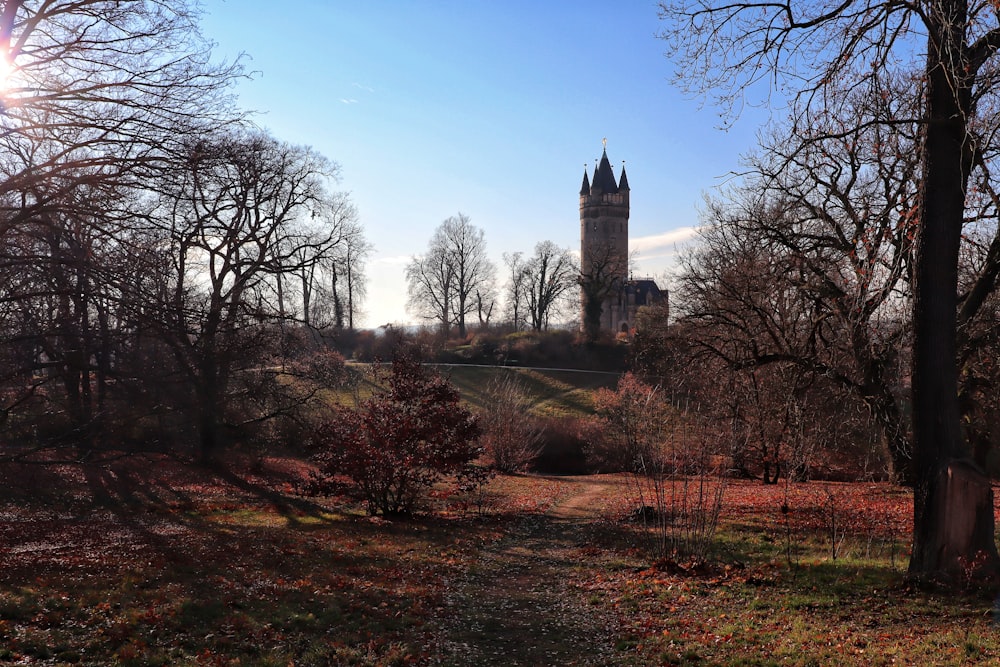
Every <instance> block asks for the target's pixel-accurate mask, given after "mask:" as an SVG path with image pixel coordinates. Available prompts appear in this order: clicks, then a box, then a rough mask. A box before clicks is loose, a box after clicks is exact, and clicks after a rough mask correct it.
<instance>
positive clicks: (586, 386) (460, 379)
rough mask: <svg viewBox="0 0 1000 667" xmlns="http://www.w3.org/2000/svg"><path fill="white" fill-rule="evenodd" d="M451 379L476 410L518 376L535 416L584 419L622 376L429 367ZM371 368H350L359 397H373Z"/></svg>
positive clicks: (346, 400) (347, 395)
mask: <svg viewBox="0 0 1000 667" xmlns="http://www.w3.org/2000/svg"><path fill="white" fill-rule="evenodd" d="M428 365H429V366H431V367H433V368H434V369H435V370H437V371H438V372H439V373H441V375H443V376H444V377H446V378H448V379H449V380H450V381H451V383H452V384H454V385H455V386H456V387H457V388H458V390H459V391H460V392H461V394H462V398H463V399H464V400H465V401H466V402H468V403H469V405H471V406H472V407H473V408H476V409H479V408H482V407H483V405H484V403H485V401H486V400H487V398H486V393H487V387H489V385H490V382H491V381H493V380H494V378H497V377H502V376H504V375H511V374H513V375H515V376H516V377H517V379H518V381H519V382H520V383H521V386H522V387H523V388H524V391H525V392H526V393H527V394H528V396H529V397H530V400H531V403H532V405H533V412H534V414H536V415H539V416H560V417H561V416H566V417H580V416H584V415H590V414H593V412H594V403H593V392H594V391H595V390H596V389H600V388H602V387H606V388H610V389H613V388H614V387H615V386H616V385H617V384H618V378H619V374H618V373H610V372H604V371H578V370H571V369H534V368H518V367H511V366H472V365H464V364H428ZM368 367H369V366H368V364H359V363H352V364H349V368H350V369H351V370H352V371H353V372H354V373H355V374H356V375H357V382H356V387H357V389H356V391H357V395H359V396H361V397H364V396H368V395H370V394H371V392H372V389H373V385H372V381H371V376H370V375H369V374H368V373H367V372H366V370H367V369H368ZM353 397H354V391H348V390H344V391H340V392H337V394H336V398H335V399H334V400H336V401H337V402H339V403H341V404H350V403H351V402H352V400H353Z"/></svg>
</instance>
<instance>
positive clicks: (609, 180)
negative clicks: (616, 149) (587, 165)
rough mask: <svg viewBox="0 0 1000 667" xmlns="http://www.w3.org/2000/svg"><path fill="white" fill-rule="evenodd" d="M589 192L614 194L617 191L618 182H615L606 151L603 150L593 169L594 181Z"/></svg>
mask: <svg viewBox="0 0 1000 667" xmlns="http://www.w3.org/2000/svg"><path fill="white" fill-rule="evenodd" d="M590 191H591V193H593V194H599V193H605V194H614V193H616V192H618V184H617V183H615V173H614V171H612V170H611V162H610V161H609V160H608V151H607V150H605V151H604V154H603V155H602V156H601V162H600V164H598V165H597V170H596V171H594V183H593V185H592V186H591V188H590Z"/></svg>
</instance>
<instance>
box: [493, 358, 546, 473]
mask: <svg viewBox="0 0 1000 667" xmlns="http://www.w3.org/2000/svg"><path fill="white" fill-rule="evenodd" d="M484 398H485V402H486V407H485V409H484V410H483V412H482V413H481V415H480V425H481V426H482V429H483V436H482V440H481V442H482V443H483V446H484V447H485V449H486V453H487V455H488V456H489V457H490V459H491V462H492V464H493V467H494V468H495V469H497V470H499V471H502V472H506V473H514V472H522V471H524V470H525V469H527V468H528V466H529V465H530V464H531V463H532V461H534V460H535V458H536V457H537V456H538V454H539V453H540V452H541V441H542V427H541V424H540V423H539V421H538V419H536V418H535V417H533V416H532V415H531V407H532V406H531V399H530V398H529V397H528V394H527V393H526V392H525V391H524V387H523V386H522V384H521V383H520V382H519V381H518V380H517V378H516V377H515V376H514V375H512V374H509V373H507V374H503V375H497V376H494V377H493V378H492V379H491V380H490V382H489V384H488V385H487V387H486V392H485V396H484Z"/></svg>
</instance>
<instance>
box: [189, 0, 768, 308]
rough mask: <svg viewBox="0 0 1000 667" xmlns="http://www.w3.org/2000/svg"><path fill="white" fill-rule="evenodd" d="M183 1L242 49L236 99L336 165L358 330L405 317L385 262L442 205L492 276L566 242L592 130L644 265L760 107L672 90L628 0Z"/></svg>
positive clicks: (397, 265) (667, 252)
mask: <svg viewBox="0 0 1000 667" xmlns="http://www.w3.org/2000/svg"><path fill="white" fill-rule="evenodd" d="M203 4H204V8H205V16H204V20H203V22H202V28H203V30H204V32H205V34H206V36H208V37H209V38H210V39H212V40H214V41H215V42H217V48H216V50H215V54H216V57H217V58H227V59H231V58H233V57H235V56H236V55H238V54H239V53H241V52H245V53H246V54H247V55H248V56H249V59H248V60H247V67H248V70H250V71H253V72H254V75H253V78H252V80H249V81H245V82H243V83H241V84H240V86H239V88H238V90H237V92H238V94H239V97H240V104H241V106H242V107H244V108H248V109H253V110H256V111H259V112H260V113H261V115H260V116H259V117H258V118H257V122H258V123H259V124H260V125H262V126H264V127H266V128H268V129H269V130H270V131H271V132H272V133H273V134H274V135H275V136H276V137H277V138H279V139H282V140H285V141H288V142H291V143H295V144H306V145H310V146H312V147H314V148H315V149H316V150H318V151H319V152H321V153H323V154H324V155H326V156H327V157H329V158H330V159H332V160H334V161H336V162H337V163H339V164H340V166H341V170H342V181H341V183H340V189H342V190H345V191H347V192H349V193H350V194H351V198H352V200H353V201H354V203H355V205H356V206H357V208H358V210H359V213H360V220H361V223H362V224H363V225H364V228H365V233H366V236H367V238H368V240H369V241H370V242H371V243H372V244H374V246H375V250H374V253H373V255H372V256H371V258H370V260H369V263H368V267H367V274H368V290H369V293H368V298H367V300H366V303H365V305H364V310H365V313H366V314H365V317H364V318H363V325H364V326H369V327H374V326H379V325H382V324H385V323H387V322H394V323H402V322H410V321H412V320H413V318H412V316H410V315H409V314H408V313H407V312H406V310H405V302H406V280H405V275H404V268H405V265H406V263H407V262H408V261H409V259H410V258H411V257H412V256H413V255H415V254H420V253H422V252H423V251H424V250H425V249H426V247H427V242H428V240H429V239H430V237H431V234H432V233H433V231H434V229H435V228H436V227H437V226H438V225H439V224H440V223H441V221H443V220H444V219H445V218H448V217H449V216H452V215H455V214H457V213H458V212H462V213H465V214H466V215H468V216H470V217H471V219H472V223H473V224H475V225H476V226H478V227H480V228H481V229H483V230H484V232H485V234H486V242H487V247H488V250H489V253H490V256H491V258H492V259H493V261H494V262H495V263H496V264H497V266H498V268H499V269H501V271H502V267H503V264H502V261H501V255H502V253H504V252H516V251H522V252H524V253H525V254H526V255H530V254H531V253H532V251H533V249H534V246H535V244H536V243H537V242H539V241H544V240H551V241H554V242H556V243H558V244H559V245H561V246H564V247H569V248H572V249H576V250H578V249H579V191H580V183H581V181H582V178H583V170H584V165H585V164H586V165H588V171H589V173H590V175H591V176H593V168H594V163H595V160H596V159H597V158H599V157H600V155H601V150H602V144H601V140H602V139H603V138H605V137H606V138H607V151H608V157H609V159H610V160H611V163H612V164H613V165H614V166H615V173H616V175H618V174H619V170H620V167H621V164H622V161H623V160H624V161H625V166H626V169H627V171H628V179H629V185H630V187H631V204H632V208H631V217H630V222H629V232H630V233H629V236H630V247H631V249H632V250H636V251H638V256H637V266H636V271H635V274H636V275H655V276H660V275H662V274H663V273H664V272H665V271H666V270H668V269H669V267H670V264H671V258H672V256H673V254H674V252H675V250H676V247H677V241H683V240H684V239H686V238H688V237H689V236H690V229H691V227H693V226H694V225H695V224H697V220H698V209H699V207H700V205H701V202H702V199H703V193H705V192H707V191H710V190H712V189H713V188H714V187H717V186H718V185H719V184H721V183H722V182H723V181H724V180H725V177H726V175H727V174H728V173H729V172H731V171H733V170H736V169H738V167H739V156H740V155H741V154H742V153H745V152H747V151H748V150H749V149H751V148H752V146H753V144H754V138H755V134H756V128H757V127H758V125H759V122H760V120H761V118H762V117H763V113H762V112H760V111H754V112H752V113H750V114H744V117H743V118H742V119H741V120H740V121H739V122H738V123H736V125H735V127H733V128H732V129H730V130H728V131H722V130H720V129H718V126H719V125H720V119H719V116H718V112H717V110H714V109H712V108H710V107H703V106H702V104H701V102H700V101H699V100H692V99H689V98H686V97H684V96H683V95H682V94H681V93H680V92H679V91H677V90H676V89H675V88H674V87H673V86H672V85H671V84H670V81H669V79H670V74H671V71H672V69H671V68H672V64H671V62H670V61H669V59H668V58H667V57H666V55H665V50H666V49H667V44H666V43H665V42H663V41H662V40H659V39H657V38H656V33H657V32H658V30H659V29H660V26H659V19H658V18H657V10H656V5H655V3H653V2H647V1H645V0H621V1H618V2H608V1H607V0H603V1H592V0H577V1H575V2H553V1H543V2H539V1H537V0H506V1H504V2H499V1H491V0H421V1H417V0H285V1H284V2H273V0H271V1H266V2H265V1H264V0H204V3H203ZM501 275H502V273H501Z"/></svg>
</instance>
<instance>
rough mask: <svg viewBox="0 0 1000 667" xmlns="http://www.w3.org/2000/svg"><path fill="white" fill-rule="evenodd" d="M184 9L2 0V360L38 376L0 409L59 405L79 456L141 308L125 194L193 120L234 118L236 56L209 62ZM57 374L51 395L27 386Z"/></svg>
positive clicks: (122, 1) (142, 183) (141, 3)
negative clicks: (131, 286)
mask: <svg viewBox="0 0 1000 667" xmlns="http://www.w3.org/2000/svg"><path fill="white" fill-rule="evenodd" d="M192 7H193V5H192V4H190V3H187V2H183V1H182V2H176V3H171V4H170V6H168V5H167V4H166V3H162V2H156V1H152V0H149V1H146V0H127V1H126V0H118V1H111V0H72V1H71V0H51V1H46V2H41V1H39V0H10V1H9V2H6V3H4V4H3V7H2V10H0V108H2V113H0V247H2V248H3V250H2V251H0V252H2V258H0V264H3V267H2V268H0V271H2V272H3V273H4V274H5V275H6V276H10V277H13V276H14V275H16V276H17V278H16V279H15V280H11V281H8V282H7V283H6V285H7V288H8V289H6V290H5V292H4V295H3V306H2V310H3V312H4V315H3V326H4V330H3V332H2V334H0V335H2V338H3V344H4V346H5V347H7V348H8V349H9V350H10V352H11V354H9V355H7V357H8V360H9V361H11V362H12V363H11V364H9V365H8V366H7V370H10V371H11V372H13V373H14V374H15V375H20V376H21V377H23V378H34V379H33V380H32V381H31V382H29V383H28V385H24V384H23V383H21V384H22V386H27V387H28V389H27V391H26V392H25V391H18V392H16V395H15V394H14V393H9V392H8V390H10V389H12V388H13V387H14V386H16V384H14V383H8V382H4V387H3V389H2V390H0V391H2V393H3V395H4V404H3V406H2V407H3V408H4V410H3V412H4V414H9V413H8V409H10V408H16V410H23V409H27V407H28V406H29V404H30V403H31V402H32V401H37V399H39V397H41V396H43V395H44V396H45V397H46V398H45V400H52V401H61V402H62V403H61V405H60V407H59V409H56V410H51V409H49V411H51V412H59V413H62V414H65V415H66V416H67V423H66V424H65V425H63V424H61V423H59V424H58V425H57V426H58V427H62V426H65V429H64V431H63V432H62V433H61V434H60V435H59V440H61V441H66V442H76V443H82V444H84V445H85V446H84V448H83V449H84V451H85V452H86V451H89V449H90V443H91V442H92V440H93V436H94V435H95V434H96V433H97V431H98V430H99V429H100V428H101V424H102V423H103V421H104V420H105V418H106V416H107V414H108V410H109V402H108V397H109V395H110V393H111V392H112V390H113V389H114V388H116V387H120V386H121V385H122V384H124V383H121V382H118V383H112V382H110V379H111V375H112V374H113V373H114V374H117V373H118V369H117V368H116V366H117V365H118V364H119V363H120V362H121V360H122V359H124V358H125V357H126V356H128V355H129V350H128V347H129V345H128V340H129V335H128V332H129V331H135V326H134V325H135V323H134V321H133V320H131V319H130V316H131V314H132V313H134V312H136V310H137V309H138V307H137V306H136V305H135V304H130V303H126V302H125V300H124V299H123V298H122V284H123V283H126V282H128V280H129V274H130V272H131V271H132V270H133V269H134V267H135V265H136V263H135V262H134V261H132V259H133V258H132V256H131V255H130V254H129V252H128V242H129V238H128V237H129V234H130V231H129V230H130V227H131V226H133V224H134V222H135V219H136V217H137V211H141V210H142V208H141V207H138V206H136V205H135V204H136V199H137V197H136V194H135V193H136V192H139V191H142V190H143V189H144V188H146V187H147V184H148V181H149V179H150V178H151V177H153V176H154V175H156V174H158V173H160V172H161V170H162V169H164V168H167V166H168V165H169V164H170V163H171V161H172V157H173V156H175V155H176V154H177V153H178V151H179V149H180V147H181V146H182V145H183V144H184V142H185V141H186V139H187V137H188V136H189V134H188V132H189V130H190V129H191V127H192V124H191V122H190V121H191V120H192V119H194V118H198V119H200V120H201V121H203V122H204V123H206V124H210V125H214V126H222V125H225V124H226V123H229V122H231V121H232V120H233V119H234V118H235V117H236V116H237V115H238V114H237V113H236V111H235V110H234V108H233V106H232V104H231V100H230V99H228V98H227V96H226V91H227V89H228V87H229V84H230V83H231V82H232V81H233V80H234V78H235V77H237V76H239V75H240V73H241V72H240V68H239V66H238V65H231V64H221V65H214V64H212V63H211V61H210V46H211V45H210V43H209V42H207V41H206V40H204V39H203V38H202V37H201V35H200V34H199V32H198V29H197V24H196V20H197V11H196V10H195V9H193V8H192ZM4 379H5V380H6V379H7V378H4ZM116 379H118V380H121V379H122V378H121V376H120V375H119V377H117V378H116ZM51 380H57V381H58V384H59V385H60V386H61V391H51V390H50V391H46V392H39V391H36V388H37V384H39V383H42V382H49V381H51ZM29 420H30V417H29ZM21 421H24V420H23V419H22V420H21ZM52 421H53V422H59V420H52ZM51 427H52V424H50V425H49V428H51Z"/></svg>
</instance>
